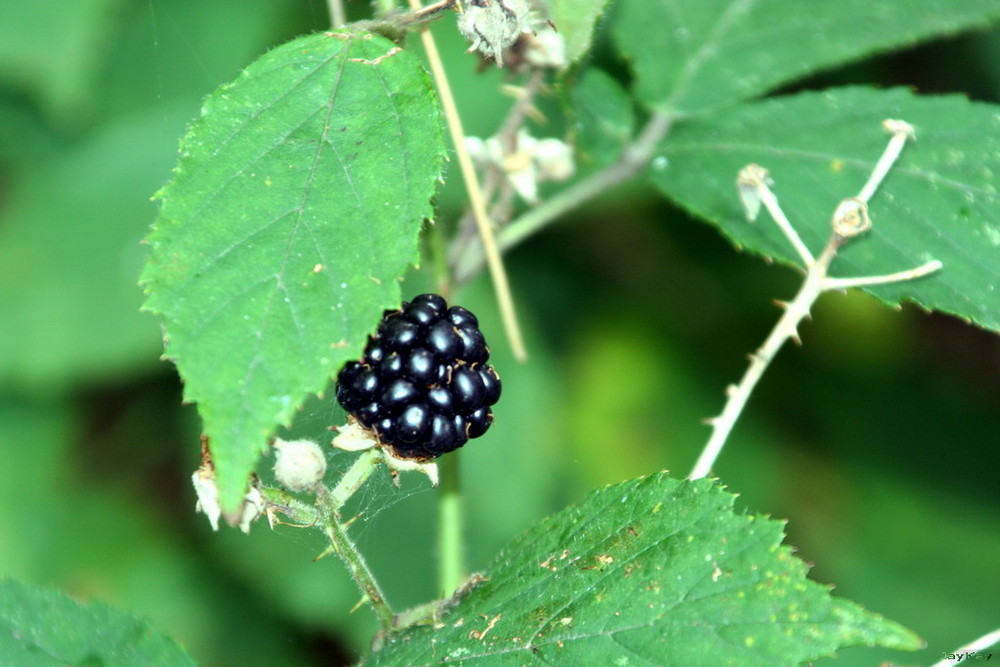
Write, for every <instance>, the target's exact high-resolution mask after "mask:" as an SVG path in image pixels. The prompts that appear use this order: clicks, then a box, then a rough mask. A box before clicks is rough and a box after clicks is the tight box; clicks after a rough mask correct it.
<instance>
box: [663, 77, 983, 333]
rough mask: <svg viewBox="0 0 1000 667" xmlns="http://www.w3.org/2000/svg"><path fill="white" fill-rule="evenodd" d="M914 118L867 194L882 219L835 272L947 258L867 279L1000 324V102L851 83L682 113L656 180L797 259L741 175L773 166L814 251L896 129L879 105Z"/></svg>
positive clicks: (876, 270)
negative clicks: (910, 139)
mask: <svg viewBox="0 0 1000 667" xmlns="http://www.w3.org/2000/svg"><path fill="white" fill-rule="evenodd" d="M886 118H899V119H902V120H905V121H907V122H909V123H911V124H913V125H914V126H915V127H916V134H917V141H916V142H915V143H911V144H910V145H908V146H907V147H906V148H905V149H904V151H903V155H902V157H901V159H900V161H899V162H898V163H897V166H896V167H894V169H893V170H892V172H891V173H890V174H889V177H888V179H887V180H886V182H885V183H884V185H883V186H882V188H881V189H880V190H879V191H878V192H877V193H876V194H875V196H874V197H873V198H872V200H871V204H870V211H871V216H872V224H873V228H872V230H871V231H870V232H868V233H867V234H865V235H864V236H862V237H860V238H857V239H855V240H853V241H851V242H850V243H848V244H847V245H846V246H845V247H844V248H843V249H842V250H841V251H840V253H839V254H838V257H837V259H836V260H834V263H833V267H832V271H831V272H832V274H833V275H837V276H860V275H877V274H884V273H892V272H895V271H903V270H906V269H910V268H914V267H916V266H918V265H920V264H923V263H924V262H927V261H929V260H931V259H937V260H940V261H941V262H943V263H944V268H943V270H941V271H940V272H938V273H936V274H934V275H932V276H928V277H926V278H923V279H920V280H915V281H907V282H901V283H894V284H891V285H884V286H879V287H874V288H867V291H869V292H871V293H872V294H874V295H875V296H877V297H878V298H880V299H882V300H883V301H885V302H887V303H893V304H895V303H899V302H900V301H902V300H904V299H912V300H914V301H916V302H917V303H919V304H921V305H922V306H924V307H925V308H933V309H936V310H941V311H944V312H948V313H953V314H955V315H958V316H960V317H963V318H967V319H969V320H972V321H974V322H976V323H977V324H979V325H981V326H984V327H988V328H991V329H1000V195H998V193H997V185H996V174H998V173H1000V139H998V132H997V130H998V129H1000V109H998V108H997V107H995V106H991V105H987V104H978V103H973V102H969V101H968V100H966V99H963V98H959V97H920V96H917V95H914V94H912V93H910V92H909V91H907V90H901V89H896V90H887V91H878V90H871V89H868V88H845V89H837V90H832V91H829V92H825V93H806V94H801V95H796V96H793V97H784V98H777V99H772V100H766V101H763V102H759V103H754V104H749V105H743V106H740V107H738V108H734V109H732V110H730V111H725V112H722V113H718V114H714V115H711V116H705V117H703V118H699V119H697V120H694V119H692V121H691V122H688V123H684V124H682V125H679V126H678V127H677V130H676V132H675V133H674V134H673V135H672V136H671V137H670V138H669V139H668V140H667V141H666V142H665V143H664V144H663V150H662V151H661V152H660V153H659V157H658V158H654V160H653V168H652V169H651V170H650V176H651V178H652V180H653V182H654V183H655V184H656V185H657V187H658V188H659V189H660V190H661V191H662V192H663V193H665V194H666V195H668V196H669V197H671V198H673V199H674V200H676V201H677V202H679V203H680V204H681V205H682V206H684V207H685V208H687V209H688V210H690V211H692V212H693V213H695V214H697V215H699V216H701V217H703V218H705V219H707V220H710V221H711V222H713V223H714V224H716V225H718V226H719V227H720V228H721V229H722V231H723V232H724V233H725V234H726V235H727V236H729V237H730V239H732V241H733V242H734V243H735V244H736V245H738V246H745V247H747V248H749V249H751V250H754V251H756V252H759V253H762V254H764V255H766V256H768V257H776V258H779V259H781V260H782V261H785V262H788V263H798V260H797V259H796V258H795V256H794V251H793V250H792V249H791V247H790V246H789V244H788V242H787V241H786V240H785V239H784V237H783V236H782V235H781V233H780V232H779V231H778V229H777V227H776V226H775V225H774V223H773V222H772V221H771V220H770V217H769V216H768V215H767V214H766V213H761V216H760V217H759V218H758V220H757V222H756V223H754V224H750V223H748V222H747V221H746V218H745V217H744V215H743V213H742V211H741V210H740V205H739V200H738V197H737V194H736V187H735V178H736V174H737V172H738V171H739V170H740V169H741V168H742V167H743V166H745V165H747V164H750V163H758V164H760V165H762V166H764V167H765V168H767V169H769V170H770V172H771V177H772V178H773V179H774V185H773V186H772V189H773V191H774V192H775V194H776V195H777V197H778V200H779V202H780V203H781V207H782V209H783V210H784V211H785V213H786V214H787V216H788V217H789V219H790V220H791V222H792V224H793V225H794V226H795V228H796V230H797V231H798V232H799V234H800V236H802V238H803V240H804V241H805V243H806V245H807V246H808V247H809V248H811V249H812V251H813V253H814V254H818V253H819V251H820V250H821V249H822V247H823V246H824V245H825V243H826V241H827V239H828V238H829V235H830V226H829V221H830V216H831V215H832V213H833V210H834V208H835V207H836V205H837V203H838V202H839V201H840V200H841V199H843V198H845V197H852V196H855V195H856V194H857V193H858V191H859V190H860V189H861V186H862V185H863V184H864V183H865V181H866V180H867V178H868V175H869V174H870V173H871V170H872V168H873V167H874V165H875V162H876V160H877V159H878V158H879V156H880V155H881V153H882V151H883V149H884V148H885V145H886V142H887V141H888V135H887V134H886V133H885V131H884V130H883V129H882V128H881V127H880V124H881V122H882V120H883V119H886Z"/></svg>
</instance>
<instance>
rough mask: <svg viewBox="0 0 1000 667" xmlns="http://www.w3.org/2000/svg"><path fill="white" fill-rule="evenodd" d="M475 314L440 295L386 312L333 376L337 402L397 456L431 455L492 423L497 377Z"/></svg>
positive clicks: (424, 457)
mask: <svg viewBox="0 0 1000 667" xmlns="http://www.w3.org/2000/svg"><path fill="white" fill-rule="evenodd" d="M489 356H490V351H489V347H487V345H486V340H485V338H484V337H483V334H482V332H481V331H480V330H479V320H478V319H477V318H476V316H475V315H473V314H472V313H471V312H470V311H469V310H467V309H466V308H463V307H462V306H452V307H450V308H449V307H448V304H447V302H446V301H445V300H444V298H443V297H441V296H440V295H438V294H421V295H419V296H416V297H414V298H413V300H412V301H410V302H408V303H406V302H404V303H403V305H402V307H401V308H400V309H398V310H387V311H385V312H384V313H383V317H382V321H381V322H380V323H379V326H378V328H377V330H376V333H375V334H374V335H372V336H369V338H368V345H367V346H366V347H365V353H364V356H363V357H362V358H361V359H360V360H358V361H350V362H348V363H347V364H345V365H344V367H343V368H342V369H341V371H340V373H339V374H338V376H337V400H338V401H339V402H340V404H341V405H342V406H344V409H345V410H347V411H348V412H349V413H351V414H352V415H354V417H355V418H356V419H357V420H358V421H359V422H360V423H361V424H362V425H363V426H365V427H367V428H369V429H371V430H372V431H374V432H375V434H376V435H377V436H378V439H379V442H380V443H381V444H382V445H383V446H384V447H387V448H388V449H390V450H391V451H392V452H393V454H395V455H396V456H398V457H400V458H407V459H414V460H428V459H433V458H436V457H438V456H440V455H441V454H444V453H445V452H450V451H452V450H454V449H457V448H459V447H461V446H462V445H464V444H465V443H466V442H468V440H469V439H470V438H478V437H479V436H481V435H483V434H484V433H485V432H486V431H487V430H488V429H489V427H490V425H491V424H492V423H493V412H492V411H491V409H490V407H491V406H492V405H493V404H495V403H496V402H497V400H498V399H499V398H500V376H499V375H497V372H496V370H495V369H494V368H493V367H492V366H490V365H488V364H487V362H488V361H489Z"/></svg>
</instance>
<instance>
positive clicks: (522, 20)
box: [458, 0, 530, 67]
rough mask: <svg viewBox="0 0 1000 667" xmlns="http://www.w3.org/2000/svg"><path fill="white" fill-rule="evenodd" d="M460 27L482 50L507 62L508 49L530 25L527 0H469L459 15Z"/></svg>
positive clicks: (498, 64) (472, 49)
mask: <svg viewBox="0 0 1000 667" xmlns="http://www.w3.org/2000/svg"><path fill="white" fill-rule="evenodd" d="M458 30H459V32H461V33H462V34H463V35H464V36H465V38H466V39H468V40H469V41H470V42H471V43H472V45H471V46H470V47H469V51H470V52H471V51H479V52H480V53H482V54H483V55H484V56H486V57H487V58H492V59H493V60H494V61H496V64H497V66H498V67H502V66H503V54H504V51H506V50H507V49H509V48H510V47H511V46H512V45H513V44H514V42H516V41H517V39H518V38H519V37H520V36H521V33H524V32H530V29H529V28H528V6H527V4H526V3H525V2H524V0H469V3H468V5H467V6H466V8H465V11H463V12H462V15H461V16H460V17H459V18H458Z"/></svg>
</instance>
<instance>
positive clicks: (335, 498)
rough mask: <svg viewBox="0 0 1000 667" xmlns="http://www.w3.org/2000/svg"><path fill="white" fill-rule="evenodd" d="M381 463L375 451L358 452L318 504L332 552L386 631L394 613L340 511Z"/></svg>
mask: <svg viewBox="0 0 1000 667" xmlns="http://www.w3.org/2000/svg"><path fill="white" fill-rule="evenodd" d="M380 461H382V454H381V452H380V451H379V450H378V449H377V448H372V449H367V450H365V451H363V452H361V454H360V455H359V456H358V458H357V459H355V460H354V463H353V464H351V467H350V468H348V469H347V472H345V473H344V475H343V476H342V477H341V478H340V481H339V482H337V486H335V487H334V488H333V490H332V491H330V492H329V493H326V492H324V491H323V489H322V487H321V490H320V493H319V494H318V495H317V501H318V503H319V504H320V507H321V511H322V514H323V532H324V533H325V534H326V536H327V539H329V540H330V546H331V547H332V549H333V552H334V553H336V554H337V555H338V556H339V557H340V559H341V560H342V561H344V565H346V566H347V569H348V571H350V573H351V578H352V579H354V583H355V584H357V586H358V589H360V591H361V594H362V596H363V598H364V600H365V601H366V602H368V604H370V605H371V607H372V611H374V612H375V616H376V617H377V618H378V621H379V624H380V625H381V626H382V629H383V630H384V631H385V632H389V631H390V630H391V629H392V627H393V619H394V618H395V614H394V613H393V611H392V609H391V608H390V607H389V603H388V602H386V599H385V596H384V595H383V594H382V590H381V589H380V588H379V585H378V581H377V580H376V579H375V575H374V573H372V571H371V569H370V568H369V567H368V563H367V561H365V559H364V556H362V555H361V552H360V551H359V550H358V548H357V546H356V545H355V544H354V542H353V541H352V540H351V538H350V536H348V534H347V526H346V525H345V524H344V523H342V522H341V518H340V510H341V509H342V508H343V506H344V503H346V502H347V500H348V499H349V498H350V497H351V496H352V495H354V493H355V492H356V491H357V490H358V489H360V488H361V486H362V485H363V484H364V483H365V482H366V481H368V478H369V477H371V475H372V473H373V472H375V469H376V468H377V467H378V464H379V462H380Z"/></svg>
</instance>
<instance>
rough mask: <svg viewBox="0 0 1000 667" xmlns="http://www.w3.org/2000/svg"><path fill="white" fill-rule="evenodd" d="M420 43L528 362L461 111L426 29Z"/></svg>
mask: <svg viewBox="0 0 1000 667" xmlns="http://www.w3.org/2000/svg"><path fill="white" fill-rule="evenodd" d="M409 2H410V7H411V8H412V9H413V10H414V11H420V10H421V9H422V5H421V3H420V0H409ZM420 39H421V42H422V43H423V45H424V51H425V52H426V53H427V62H428V64H429V65H430V68H431V74H432V75H433V77H434V82H435V83H436V84H437V89H438V95H439V96H440V98H441V106H442V107H443V108H444V115H445V119H446V120H447V122H448V130H449V132H450V133H451V142H452V144H453V145H454V148H455V154H456V157H457V158H458V166H459V170H460V171H461V172H462V180H463V182H464V183H465V190H466V194H468V197H469V205H470V206H471V207H472V213H473V215H474V216H475V220H476V227H477V228H478V230H479V237H480V239H481V241H482V244H483V249H484V251H485V255H486V264H487V266H488V267H489V270H490V276H491V277H492V278H493V290H494V292H495V293H496V298H497V305H498V306H499V307H500V315H501V317H502V318H503V324H504V329H505V331H506V332H507V339H508V340H509V341H510V347H511V351H512V352H513V354H514V358H515V359H517V360H519V361H525V360H526V359H527V358H528V354H527V352H526V350H525V348H524V338H523V337H522V335H521V327H520V325H519V324H518V322H517V313H516V311H515V310H514V300H513V298H512V297H511V293H510V283H509V282H508V280H507V271H506V270H505V269H504V265H503V260H502V259H501V257H500V251H499V250H498V249H497V244H496V240H495V239H494V238H493V228H492V226H491V225H490V220H489V215H488V213H487V212H486V202H485V200H484V198H483V192H482V188H480V186H479V177H478V175H477V174H476V169H475V166H474V165H473V164H472V157H471V156H470V155H469V150H468V148H467V147H466V145H465V130H464V129H463V128H462V118H461V116H459V113H458V107H457V106H456V104H455V98H454V96H453V95H452V92H451V85H450V84H449V83H448V75H447V74H446V73H445V70H444V63H443V62H442V61H441V55H440V54H439V53H438V50H437V44H436V43H435V41H434V36H433V35H432V34H431V32H430V31H429V30H428V29H427V28H422V29H421V30H420Z"/></svg>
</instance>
